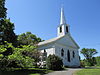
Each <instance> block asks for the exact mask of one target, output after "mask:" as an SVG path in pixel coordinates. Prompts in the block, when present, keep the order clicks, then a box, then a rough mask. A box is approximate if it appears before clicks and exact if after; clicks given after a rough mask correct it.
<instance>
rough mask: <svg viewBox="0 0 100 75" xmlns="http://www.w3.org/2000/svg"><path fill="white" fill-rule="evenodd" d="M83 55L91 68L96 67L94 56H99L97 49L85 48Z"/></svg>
mask: <svg viewBox="0 0 100 75" xmlns="http://www.w3.org/2000/svg"><path fill="white" fill-rule="evenodd" d="M81 53H82V54H83V55H84V57H85V58H86V59H87V62H88V63H89V65H90V66H92V65H94V64H93V60H92V59H93V56H94V55H95V54H97V53H98V52H97V51H96V49H88V48H83V49H82V50H81Z"/></svg>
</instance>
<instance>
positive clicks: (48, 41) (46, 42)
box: [38, 36, 64, 46]
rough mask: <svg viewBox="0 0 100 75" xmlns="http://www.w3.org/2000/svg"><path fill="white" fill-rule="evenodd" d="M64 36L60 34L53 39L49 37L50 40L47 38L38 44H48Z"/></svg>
mask: <svg viewBox="0 0 100 75" xmlns="http://www.w3.org/2000/svg"><path fill="white" fill-rule="evenodd" d="M62 37H64V36H59V37H56V38H52V39H49V40H45V41H43V42H40V43H38V46H41V45H45V44H48V43H52V42H55V41H57V40H59V39H60V38H62Z"/></svg>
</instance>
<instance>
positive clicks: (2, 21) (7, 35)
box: [0, 0, 17, 45]
mask: <svg viewBox="0 0 100 75" xmlns="http://www.w3.org/2000/svg"><path fill="white" fill-rule="evenodd" d="M6 10H7V8H6V7H5V0H0V44H4V41H7V42H9V43H12V44H13V45H15V43H16V41H17V37H16V35H15V33H14V24H13V23H11V22H10V19H6V15H7V12H6Z"/></svg>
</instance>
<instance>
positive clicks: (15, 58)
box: [0, 42, 36, 69]
mask: <svg viewBox="0 0 100 75" xmlns="http://www.w3.org/2000/svg"><path fill="white" fill-rule="evenodd" d="M35 49H36V47H35V46H25V45H24V46H22V48H15V47H14V46H13V45H12V44H11V43H7V42H5V45H0V68H1V69H5V68H12V67H13V68H16V67H17V68H18V67H20V68H28V67H33V66H34V65H33V63H34V61H35V60H34V58H33V57H32V55H33V54H34V51H35ZM7 51H9V52H8V54H7ZM5 52H6V53H5ZM24 52H26V53H28V54H24ZM5 54H6V55H5Z"/></svg>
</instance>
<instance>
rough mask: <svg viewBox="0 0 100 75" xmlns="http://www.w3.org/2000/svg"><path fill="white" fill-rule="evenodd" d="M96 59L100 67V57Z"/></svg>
mask: <svg viewBox="0 0 100 75" xmlns="http://www.w3.org/2000/svg"><path fill="white" fill-rule="evenodd" d="M95 59H96V65H97V66H100V56H98V57H95Z"/></svg>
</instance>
